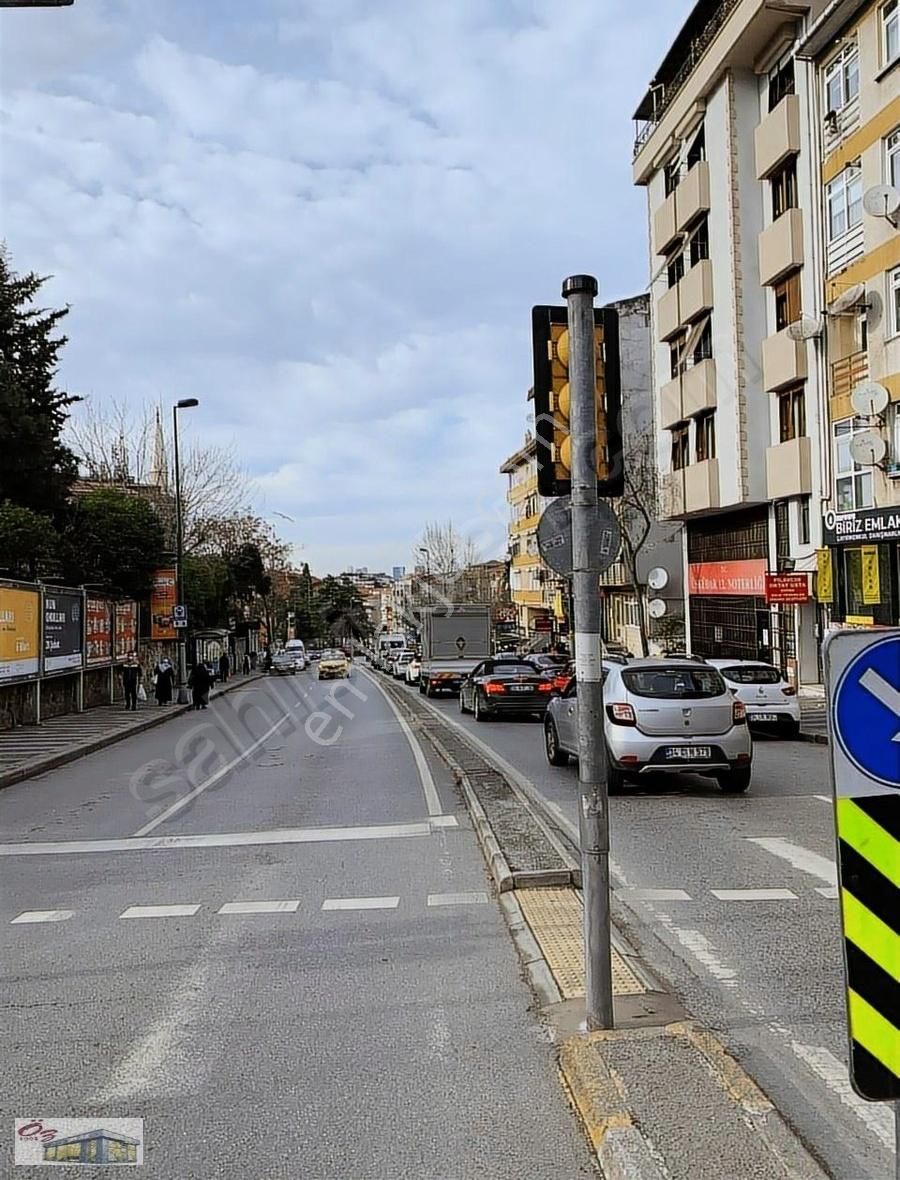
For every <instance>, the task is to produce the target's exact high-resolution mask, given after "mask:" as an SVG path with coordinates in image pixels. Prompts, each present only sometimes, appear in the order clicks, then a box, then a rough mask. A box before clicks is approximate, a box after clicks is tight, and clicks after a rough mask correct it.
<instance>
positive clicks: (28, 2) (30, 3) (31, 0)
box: [0, 0, 75, 8]
mask: <svg viewBox="0 0 900 1180" xmlns="http://www.w3.org/2000/svg"><path fill="white" fill-rule="evenodd" d="M74 3H75V0H0V8H70V7H71V6H72V5H73V4H74Z"/></svg>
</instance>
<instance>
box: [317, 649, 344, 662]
mask: <svg viewBox="0 0 900 1180" xmlns="http://www.w3.org/2000/svg"><path fill="white" fill-rule="evenodd" d="M346 658H347V657H346V656H345V655H344V653H343V652H342V651H325V652H322V659H323V660H345V659H346Z"/></svg>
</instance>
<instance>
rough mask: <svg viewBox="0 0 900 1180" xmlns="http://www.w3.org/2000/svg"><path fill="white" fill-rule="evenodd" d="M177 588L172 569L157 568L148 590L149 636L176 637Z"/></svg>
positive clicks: (157, 637) (155, 637) (155, 638)
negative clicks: (151, 585)
mask: <svg viewBox="0 0 900 1180" xmlns="http://www.w3.org/2000/svg"><path fill="white" fill-rule="evenodd" d="M177 602H178V589H177V585H176V580H175V571H174V570H173V569H165V570H157V571H156V573H155V574H154V575H153V589H152V590H151V591H150V638H151V639H154V640H157V639H177V638H178V632H177V631H176V630H175V606H176V604H177Z"/></svg>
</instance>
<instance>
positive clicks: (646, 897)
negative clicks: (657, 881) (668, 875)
mask: <svg viewBox="0 0 900 1180" xmlns="http://www.w3.org/2000/svg"><path fill="white" fill-rule="evenodd" d="M615 893H616V897H620V898H621V899H622V900H623V901H691V900H692V899H691V895H690V894H689V893H685V891H684V890H683V889H637V888H630V889H617V890H616V891H615Z"/></svg>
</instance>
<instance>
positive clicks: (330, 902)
mask: <svg viewBox="0 0 900 1180" xmlns="http://www.w3.org/2000/svg"><path fill="white" fill-rule="evenodd" d="M399 904H400V898H399V897H328V898H326V899H325V901H323V902H322V909H323V910H395V909H396V908H397V906H398V905H399Z"/></svg>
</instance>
